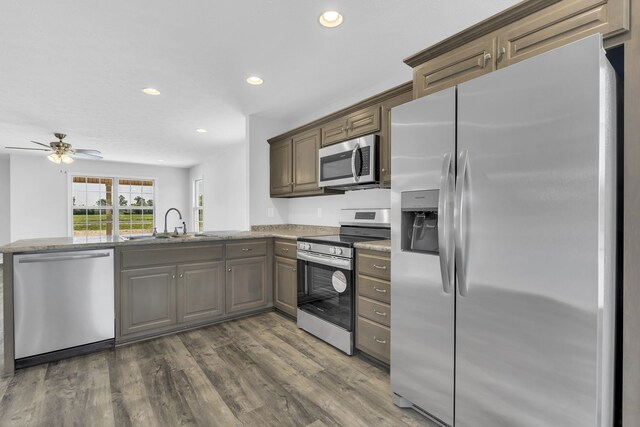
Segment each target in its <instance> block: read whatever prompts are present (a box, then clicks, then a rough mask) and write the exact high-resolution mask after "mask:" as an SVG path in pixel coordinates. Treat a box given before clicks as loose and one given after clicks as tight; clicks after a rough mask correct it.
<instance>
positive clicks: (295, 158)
mask: <svg viewBox="0 0 640 427" xmlns="http://www.w3.org/2000/svg"><path fill="white" fill-rule="evenodd" d="M319 150H320V129H315V130H312V131H309V132H303V133H300V134H297V135H294V136H293V137H290V138H285V139H282V140H278V141H273V142H271V146H270V150H269V167H270V180H271V182H270V193H271V197H298V196H310V195H320V194H325V192H326V191H325V190H323V189H321V188H319V187H318V151H319Z"/></svg>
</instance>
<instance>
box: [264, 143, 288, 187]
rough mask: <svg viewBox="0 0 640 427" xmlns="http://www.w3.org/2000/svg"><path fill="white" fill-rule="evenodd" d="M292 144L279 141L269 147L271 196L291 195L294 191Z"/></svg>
mask: <svg viewBox="0 0 640 427" xmlns="http://www.w3.org/2000/svg"><path fill="white" fill-rule="evenodd" d="M292 146H293V145H292V142H291V140H290V139H287V140H284V141H278V142H274V143H273V144H271V146H270V147H269V164H270V180H271V183H270V189H271V195H272V196H273V195H280V194H289V193H291V191H292V190H293V175H292V166H293V165H292V162H293V160H292V159H293V154H292Z"/></svg>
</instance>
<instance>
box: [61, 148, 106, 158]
mask: <svg viewBox="0 0 640 427" xmlns="http://www.w3.org/2000/svg"><path fill="white" fill-rule="evenodd" d="M87 151H90V152H86V151H84V150H75V151H74V152H69V155H71V157H76V158H78V159H89V160H101V159H102V156H101V155H100V152H99V151H96V150H87Z"/></svg>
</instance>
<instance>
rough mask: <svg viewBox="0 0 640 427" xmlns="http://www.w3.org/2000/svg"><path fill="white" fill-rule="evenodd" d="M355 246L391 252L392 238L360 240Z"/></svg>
mask: <svg viewBox="0 0 640 427" xmlns="http://www.w3.org/2000/svg"><path fill="white" fill-rule="evenodd" d="M353 246H354V247H355V248H357V249H367V250H370V251H379V252H388V253H391V240H373V241H371V242H358V243H354V244H353Z"/></svg>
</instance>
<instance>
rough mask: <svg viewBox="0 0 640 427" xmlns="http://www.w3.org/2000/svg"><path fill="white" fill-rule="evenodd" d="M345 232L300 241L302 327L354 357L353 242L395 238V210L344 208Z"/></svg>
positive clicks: (299, 325)
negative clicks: (392, 221)
mask: <svg viewBox="0 0 640 427" xmlns="http://www.w3.org/2000/svg"><path fill="white" fill-rule="evenodd" d="M340 225H341V227H340V234H338V235H332V236H313V237H300V238H299V239H298V327H299V328H301V329H304V330H305V331H307V332H309V333H311V334H313V335H315V336H317V337H318V338H320V339H322V340H324V341H326V342H328V343H329V344H331V345H333V346H335V347H337V348H338V349H340V350H342V351H344V352H345V353H347V354H349V355H351V354H353V336H354V334H353V329H354V324H355V251H354V248H353V244H354V243H357V242H365V241H372V240H385V239H389V238H390V237H391V229H390V226H391V224H390V210H389V209H343V210H342V211H340Z"/></svg>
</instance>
